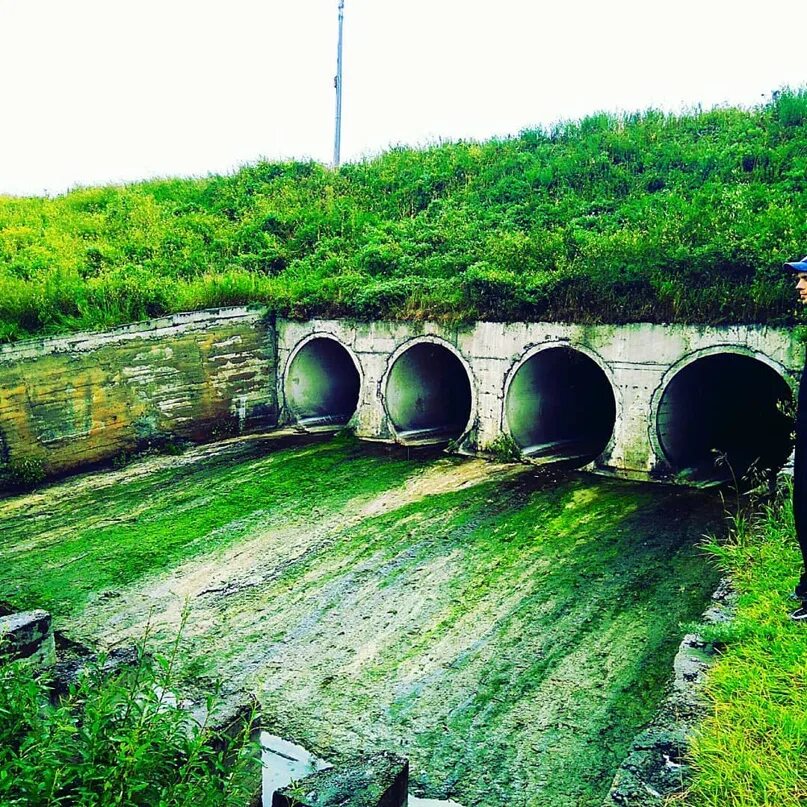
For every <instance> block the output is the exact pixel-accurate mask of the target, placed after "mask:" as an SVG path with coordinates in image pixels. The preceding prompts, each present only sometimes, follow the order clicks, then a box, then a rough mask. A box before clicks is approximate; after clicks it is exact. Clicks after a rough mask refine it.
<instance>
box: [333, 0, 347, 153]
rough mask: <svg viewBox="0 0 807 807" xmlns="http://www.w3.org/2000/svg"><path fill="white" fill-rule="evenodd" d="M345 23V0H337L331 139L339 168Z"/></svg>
mask: <svg viewBox="0 0 807 807" xmlns="http://www.w3.org/2000/svg"><path fill="white" fill-rule="evenodd" d="M344 23H345V0H339V44H338V46H337V49H336V77H335V78H334V80H333V86H334V87H335V88H336V134H335V135H334V140H333V167H334V168H339V157H340V152H341V149H342V28H343V26H344Z"/></svg>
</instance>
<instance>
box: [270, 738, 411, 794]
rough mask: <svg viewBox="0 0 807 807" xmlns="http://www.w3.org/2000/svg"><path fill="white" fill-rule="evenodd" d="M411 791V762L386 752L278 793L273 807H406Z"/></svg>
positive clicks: (321, 772)
mask: <svg viewBox="0 0 807 807" xmlns="http://www.w3.org/2000/svg"><path fill="white" fill-rule="evenodd" d="M408 790H409V762H408V761H407V760H405V759H404V758H403V757H398V756H395V755H394V754H390V753H388V752H385V751H382V752H381V753H378V754H372V755H371V756H364V757H354V758H353V759H351V760H348V761H347V762H345V763H342V764H340V765H337V766H335V767H333V768H330V769H328V770H324V771H320V772H318V773H315V774H312V775H311V776H308V777H306V778H304V779H300V780H299V781H298V782H296V783H294V784H293V785H289V786H287V787H284V788H282V789H281V790H278V791H275V794H274V796H273V798H272V807H406V805H407V801H408Z"/></svg>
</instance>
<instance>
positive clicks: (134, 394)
mask: <svg viewBox="0 0 807 807" xmlns="http://www.w3.org/2000/svg"><path fill="white" fill-rule="evenodd" d="M273 339H274V332H273V330H272V329H271V328H268V327H266V325H265V323H264V322H263V320H262V318H261V316H260V315H258V314H255V313H249V312H245V311H243V310H242V311H238V310H230V311H224V312H209V313H208V314H207V315H204V314H197V315H189V316H186V317H184V318H183V317H176V318H171V319H167V320H165V321H159V320H153V321H151V322H148V323H142V324H140V325H132V326H128V327H127V328H122V329H119V330H116V331H112V332H109V333H98V334H84V335H79V336H75V337H71V338H70V339H62V340H59V339H50V340H48V339H45V340H39V341H37V342H33V343H23V344H21V345H18V346H12V347H9V348H4V349H2V350H0V484H3V482H4V481H5V482H7V483H8V482H11V483H13V482H15V481H23V482H24V481H32V480H29V479H26V477H32V478H33V479H35V478H36V476H37V475H39V476H51V475H56V474H62V473H65V472H68V471H74V470H76V469H80V468H82V467H85V466H88V465H93V464H97V463H99V462H103V461H105V460H109V459H111V458H113V457H116V456H119V455H121V454H126V453H131V452H134V451H137V450H140V449H142V448H145V447H149V446H152V445H154V444H160V443H164V442H165V441H171V440H177V439H189V440H205V439H209V438H210V437H211V436H216V435H218V436H222V435H226V434H233V433H238V432H240V431H250V430H255V429H257V428H266V427H267V426H270V425H273V424H274V423H275V422H276V418H277V397H276V389H275V388H276V380H275V379H276V371H275V363H274V347H273ZM18 477H23V478H22V479H21V480H18V479H17V478H18Z"/></svg>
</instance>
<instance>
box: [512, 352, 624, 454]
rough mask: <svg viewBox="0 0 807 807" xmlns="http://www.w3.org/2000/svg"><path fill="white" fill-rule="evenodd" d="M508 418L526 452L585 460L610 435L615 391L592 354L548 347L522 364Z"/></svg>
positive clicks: (603, 445) (515, 437) (515, 374)
mask: <svg viewBox="0 0 807 807" xmlns="http://www.w3.org/2000/svg"><path fill="white" fill-rule="evenodd" d="M505 418H506V423H507V426H508V428H509V431H510V435H511V437H512V438H513V440H515V442H516V444H517V445H518V447H519V448H520V449H521V452H522V454H523V455H524V456H527V457H535V458H539V457H540V458H556V459H564V460H567V461H570V462H574V463H576V464H578V465H584V464H586V463H587V462H590V461H591V460H593V459H594V458H595V457H597V456H598V455H599V454H600V453H601V452H602V451H603V449H604V448H605V446H606V445H607V443H608V441H609V440H610V438H611V434H612V433H613V430H614V423H615V419H616V404H615V401H614V392H613V389H612V388H611V384H610V382H609V381H608V378H607V376H606V375H605V373H604V372H603V370H602V369H601V368H600V367H599V366H598V365H597V363H596V362H595V361H594V360H593V359H591V358H590V357H589V356H586V355H585V354H584V353H581V352H580V351H578V350H574V349H572V348H568V347H552V348H547V349H545V350H539V351H538V352H536V353H534V354H532V355H531V356H529V357H528V358H527V359H525V360H524V361H523V362H522V363H521V364H520V366H518V367H517V369H516V371H515V373H514V374H513V376H512V379H511V381H510V384H509V385H508V388H507V393H506V396H505Z"/></svg>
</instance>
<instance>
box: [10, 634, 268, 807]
mask: <svg viewBox="0 0 807 807" xmlns="http://www.w3.org/2000/svg"><path fill="white" fill-rule="evenodd" d="M147 641H148V634H147V635H146V636H145V637H144V639H143V641H142V642H141V643H140V644H139V645H138V648H137V651H138V652H137V661H136V663H135V664H134V665H133V666H131V667H127V668H124V669H122V670H120V671H118V672H116V673H115V674H114V675H111V676H109V675H108V674H107V673H106V672H105V671H104V667H103V665H104V659H103V658H102V659H100V660H99V661H97V662H96V663H94V664H92V665H90V666H89V667H88V668H87V669H86V670H85V671H84V672H83V673H82V674H81V675H80V676H79V678H78V680H77V681H76V682H75V683H74V684H72V685H71V686H70V688H69V691H68V693H67V694H66V695H65V696H64V697H60V698H57V699H56V700H55V702H54V701H53V700H52V695H51V688H50V685H49V681H48V677H47V675H45V674H42V675H38V674H37V673H36V671H35V670H34V668H33V667H32V666H31V665H29V664H26V663H24V662H20V661H15V662H12V663H9V664H6V665H3V666H0V717H1V718H2V719H0V802H2V803H3V804H7V805H52V804H74V805H82V806H83V805H87V807H89V805H93V807H95V806H96V805H119V804H127V805H191V804H193V805H239V807H240V805H243V804H244V803H246V801H247V799H248V797H249V796H250V795H251V791H253V790H254V786H255V781H256V779H255V773H256V772H255V766H256V765H257V762H256V758H257V754H256V749H255V748H254V747H253V744H252V743H251V741H250V739H249V737H250V729H251V724H252V719H251V718H249V719H247V720H246V721H245V723H244V726H243V728H242V729H241V730H240V731H239V732H237V733H236V734H235V735H234V736H230V735H228V734H227V733H226V732H221V731H217V730H214V729H213V728H212V726H211V725H210V723H209V720H206V721H205V722H204V723H202V724H201V725H200V724H199V723H197V722H196V721H195V720H194V718H193V717H192V716H191V715H190V713H189V712H188V711H186V710H184V709H181V708H177V706H175V705H174V700H173V697H172V695H171V693H172V692H174V691H176V687H177V681H176V675H175V666H176V660H177V656H178V653H179V651H180V634H177V639H176V641H175V642H174V645H173V648H172V650H171V652H170V654H169V655H168V656H167V657H163V656H155V657H154V658H151V657H149V656H148V654H147V653H146V644H147ZM216 702H217V697H216V693H214V694H212V695H211V696H209V697H208V699H207V714H210V713H211V712H212V711H213V709H214V708H215V705H216Z"/></svg>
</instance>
